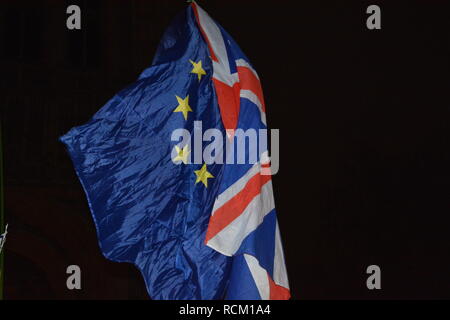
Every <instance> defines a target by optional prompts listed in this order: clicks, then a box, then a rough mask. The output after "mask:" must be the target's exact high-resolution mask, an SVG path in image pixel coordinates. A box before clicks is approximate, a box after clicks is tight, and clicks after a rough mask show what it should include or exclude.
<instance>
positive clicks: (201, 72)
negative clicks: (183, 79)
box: [189, 60, 206, 81]
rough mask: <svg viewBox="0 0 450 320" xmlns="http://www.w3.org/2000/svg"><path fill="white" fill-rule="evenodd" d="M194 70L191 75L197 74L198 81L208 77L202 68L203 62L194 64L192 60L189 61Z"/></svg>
mask: <svg viewBox="0 0 450 320" xmlns="http://www.w3.org/2000/svg"><path fill="white" fill-rule="evenodd" d="M189 61H190V62H191V63H192V65H193V66H194V68H192V71H191V73H195V74H196V75H197V77H198V81H200V79H201V78H202V76H204V75H206V71H205V70H204V69H203V68H202V60H199V61H198V62H194V61H192V60H189Z"/></svg>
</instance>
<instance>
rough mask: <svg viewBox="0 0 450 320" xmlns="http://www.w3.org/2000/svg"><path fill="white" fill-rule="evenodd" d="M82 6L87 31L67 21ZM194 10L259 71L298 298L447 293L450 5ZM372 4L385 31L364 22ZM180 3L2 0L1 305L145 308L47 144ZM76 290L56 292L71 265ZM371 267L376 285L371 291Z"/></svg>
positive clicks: (140, 61)
mask: <svg viewBox="0 0 450 320" xmlns="http://www.w3.org/2000/svg"><path fill="white" fill-rule="evenodd" d="M70 4H78V5H80V7H81V11H82V30H81V31H76V30H73V31H71V30H68V29H67V28H66V18H67V16H68V15H67V14H66V13H65V12H66V8H67V6H68V5H70ZM199 4H200V5H201V6H203V7H204V9H206V10H207V11H208V12H209V14H210V15H211V16H212V17H213V18H215V19H216V20H217V21H218V22H220V23H221V24H222V25H223V26H224V28H225V29H227V31H229V33H230V34H231V35H232V36H233V37H234V38H235V40H236V41H237V42H238V43H239V44H240V46H241V48H242V49H243V51H244V52H246V54H247V56H248V57H249V58H250V59H251V61H252V63H253V65H254V67H255V69H256V70H257V71H258V73H259V75H260V77H261V79H262V83H263V87H264V92H265V99H266V105H267V108H268V114H267V116H268V123H269V126H270V127H271V128H279V129H280V136H281V148H280V150H281V155H280V171H279V173H278V174H277V175H276V176H274V192H275V197H276V205H277V211H278V219H279V222H280V228H281V234H282V237H283V240H284V246H285V255H286V263H287V268H288V273H289V278H290V284H291V289H292V294H293V298H294V299H349V298H352V299H416V298H422V299H431V298H433V299H441V298H447V299H450V272H449V270H450V239H449V226H450V217H449V209H450V199H449V194H450V193H449V192H450V175H449V169H448V166H449V163H450V162H449V161H450V148H449V147H450V145H449V142H450V135H449V129H450V127H449V119H450V118H449V116H450V112H449V108H450V104H449V102H450V101H449V100H450V99H449V94H450V88H449V76H450V44H449V40H450V39H449V38H450V37H449V35H450V19H449V15H450V6H449V2H448V1H425V0H422V1H370V2H369V1H271V2H268V1H267V2H265V1H230V0H228V1H223V0H222V1H219V0H203V1H202V0H200V1H199ZM370 4H378V5H379V6H380V7H381V10H382V29H381V30H374V31H371V30H368V29H367V28H366V18H367V16H368V15H367V14H366V8H367V6H368V5H370ZM186 5H187V4H186V3H185V2H184V0H177V1H167V0H166V1H143V0H134V1H116V0H108V1H106V0H104V1H98V0H85V1H74V0H71V1H50V0H47V1H44V0H41V1H36V0H34V1H22V0H20V1H18V0H16V1H1V2H0V108H1V109H0V112H1V122H2V127H3V136H4V153H5V154H4V157H5V161H4V162H5V168H4V169H5V184H6V186H5V189H6V190H5V212H6V221H7V222H8V223H9V231H10V233H9V234H8V236H9V237H8V241H7V243H6V248H5V250H6V257H5V263H6V271H5V298H6V299H146V298H147V293H146V290H145V287H144V282H143V280H142V279H141V276H140V274H139V272H138V271H137V270H136V269H135V268H134V267H133V266H131V265H129V264H122V263H114V262H110V261H108V260H106V259H105V258H103V256H102V255H101V253H100V250H99V248H98V245H97V240H96V234H95V228H94V225H93V222H92V219H91V216H90V213H89V209H88V206H87V202H86V200H85V196H84V193H83V191H82V188H81V185H80V184H79V182H78V179H77V178H76V175H75V172H74V169H73V167H72V164H71V162H70V159H69V156H68V155H67V154H66V152H65V149H64V147H63V145H62V144H61V143H59V142H58V140H57V139H58V137H59V136H60V135H62V134H64V133H65V132H67V131H68V130H69V129H70V128H71V127H73V126H77V125H80V124H83V123H84V122H86V121H87V120H88V119H89V118H90V117H91V116H92V115H93V114H94V112H95V111H96V110H98V109H99V108H100V107H101V106H102V105H103V104H104V103H105V102H106V101H107V100H108V99H109V98H110V97H112V96H113V95H114V93H116V92H117V91H119V90H120V89H122V88H123V87H125V86H126V85H127V84H130V83H131V82H133V81H134V80H135V79H136V78H137V77H138V75H139V73H140V72H141V71H142V70H143V69H144V68H145V67H147V66H148V65H149V64H150V63H151V60H152V57H153V54H154V52H155V50H156V46H157V44H158V42H159V39H160V37H161V35H162V33H163V31H164V29H165V28H166V27H167V26H168V24H169V23H170V21H171V19H172V18H173V17H174V16H175V15H176V14H177V13H178V12H179V11H180V10H182V9H183V8H184V7H185V6H186ZM70 264H77V265H79V266H80V267H81V270H82V290H80V291H76V290H75V291H69V290H67V289H66V277H67V275H66V273H65V271H66V267H67V266H68V265H70ZM371 264H376V265H379V266H380V267H381V272H382V276H381V282H382V284H381V285H382V289H381V290H372V291H371V290H368V289H367V288H366V278H367V276H368V275H367V274H366V273H365V271H366V268H367V266H369V265H371Z"/></svg>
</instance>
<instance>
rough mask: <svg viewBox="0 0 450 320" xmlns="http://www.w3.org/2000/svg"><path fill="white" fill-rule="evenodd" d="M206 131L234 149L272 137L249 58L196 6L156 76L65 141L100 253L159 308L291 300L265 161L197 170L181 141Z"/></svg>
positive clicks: (168, 42)
mask: <svg viewBox="0 0 450 320" xmlns="http://www.w3.org/2000/svg"><path fill="white" fill-rule="evenodd" d="M199 126H200V128H199ZM210 128H213V129H214V130H216V131H215V133H216V135H215V137H217V132H219V136H221V137H225V138H224V140H226V139H229V140H230V141H232V140H233V139H234V136H233V135H232V134H231V135H230V134H229V132H228V131H226V130H229V129H236V128H244V129H249V130H259V129H266V125H265V106H264V101H263V96H262V89H261V85H260V82H259V77H258V75H257V74H256V71H255V70H254V69H253V67H252V66H251V65H250V63H249V62H248V59H247V58H246V57H245V55H244V54H243V53H242V52H241V50H240V49H239V47H238V46H237V44H236V43H235V42H234V40H233V39H231V37H230V36H229V35H228V34H227V33H226V32H225V31H224V30H223V29H222V28H221V27H220V26H219V25H218V24H216V23H215V22H214V21H213V20H212V19H211V18H210V17H209V16H208V15H207V14H206V12H204V11H203V10H202V9H201V8H200V7H199V6H198V5H197V4H196V3H195V2H194V3H192V5H191V6H189V7H188V8H187V9H186V10H185V11H184V12H182V13H181V14H180V15H179V16H178V17H177V18H176V19H175V21H174V22H173V23H172V25H171V26H170V27H169V28H168V30H167V31H166V33H165V34H164V36H163V38H162V40H161V43H160V45H159V48H158V50H157V53H156V56H155V58H154V61H153V64H152V66H151V67H149V68H148V69H146V70H144V71H143V72H142V74H141V75H140V77H139V79H138V80H137V81H136V82H135V83H133V84H131V85H130V86H128V87H127V88H125V89H124V90H122V91H121V92H119V93H118V94H117V95H116V96H114V97H113V98H112V99H111V100H110V101H109V102H108V103H107V104H106V105H105V106H104V107H103V108H102V109H100V110H99V111H98V112H97V113H96V114H95V115H94V116H93V118H92V119H91V120H90V121H89V122H88V123H87V124H85V125H82V126H79V127H75V128H73V129H71V130H70V131H69V132H68V133H67V134H66V135H64V136H63V137H61V138H60V140H61V141H62V142H63V143H65V144H66V146H67V149H68V152H69V154H70V156H71V158H72V161H73V164H74V166H75V170H76V172H77V174H78V177H79V179H80V181H81V183H82V185H83V188H84V190H85V193H86V195H87V199H88V203H89V207H90V210H91V212H92V216H93V218H94V222H95V226H96V229H97V235H98V239H99V244H100V247H101V250H102V252H103V254H104V255H105V257H107V258H108V259H110V260H113V261H118V262H129V263H133V264H135V265H136V266H137V267H138V268H139V270H140V271H141V273H142V275H143V278H144V279H145V283H146V286H147V290H148V292H149V295H150V296H151V297H152V298H153V299H220V298H225V297H227V298H232V299H286V298H289V288H288V283H287V275H286V269H285V266H284V257H283V251H282V246H281V240H280V236H279V230H278V224H277V220H276V216H275V209H274V201H273V194H272V184H271V177H270V175H265V174H263V173H262V172H263V171H264V170H263V167H265V168H266V167H267V165H268V164H267V161H266V160H265V158H264V157H263V156H260V154H258V156H257V157H255V159H256V160H255V161H256V162H254V163H247V164H238V165H234V164H228V163H226V164H224V163H221V162H220V161H212V162H207V161H204V159H201V161H200V162H198V161H195V157H196V155H197V154H198V153H197V152H195V150H196V149H197V147H198V144H196V143H190V142H185V143H183V141H184V140H183V141H182V142H181V143H178V142H179V141H177V142H174V140H173V134H174V133H175V132H179V131H180V130H184V132H188V133H193V135H194V136H195V133H196V132H197V131H199V130H200V131H202V130H207V129H210ZM227 134H228V135H227ZM205 136H206V132H205ZM181 138H183V137H181ZM203 139H204V137H203ZM217 139H218V138H217ZM194 140H195V138H194ZM216 142H218V141H216ZM200 144H201V141H200ZM233 148H234V146H233ZM205 149H206V148H205ZM222 153H225V152H222V150H219V152H214V156H213V157H217V158H219V157H220V156H222V155H223V154H222ZM193 154H194V163H192V162H191V161H190V159H191V158H192V155H193ZM200 154H203V153H202V150H201V149H200ZM266 169H267V168H266Z"/></svg>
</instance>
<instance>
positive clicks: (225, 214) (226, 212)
mask: <svg viewBox="0 0 450 320" xmlns="http://www.w3.org/2000/svg"><path fill="white" fill-rule="evenodd" d="M270 178H271V177H270V176H262V175H260V174H259V173H258V174H256V175H254V176H253V177H252V178H251V179H250V180H249V181H248V182H247V184H246V185H245V187H244V188H243V189H242V190H241V191H240V192H238V193H237V194H236V195H235V196H234V197H233V198H231V199H230V200H229V201H228V202H226V203H225V204H224V205H223V206H222V207H220V208H219V209H217V210H216V212H214V215H213V216H211V218H210V220H209V225H208V231H207V232H206V239H205V242H208V241H209V240H210V239H212V238H213V237H214V236H215V235H217V234H218V233H219V232H220V231H222V230H223V229H224V228H225V227H226V226H228V225H229V224H230V223H231V222H232V221H233V220H234V219H236V218H237V217H239V216H240V215H241V214H242V212H243V211H244V210H245V208H246V207H247V206H248V204H249V203H250V202H251V201H252V200H253V198H255V197H256V196H257V195H258V194H260V193H261V187H262V186H263V185H264V184H266V183H267V182H268V181H269V180H270Z"/></svg>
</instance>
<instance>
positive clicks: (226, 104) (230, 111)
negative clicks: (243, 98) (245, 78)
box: [213, 78, 240, 129]
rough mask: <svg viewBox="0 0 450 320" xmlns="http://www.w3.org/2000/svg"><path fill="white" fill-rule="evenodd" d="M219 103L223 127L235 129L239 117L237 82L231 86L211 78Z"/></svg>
mask: <svg viewBox="0 0 450 320" xmlns="http://www.w3.org/2000/svg"><path fill="white" fill-rule="evenodd" d="M213 82H214V87H215V89H216V94H217V100H218V103H219V109H220V115H221V116H222V122H223V126H224V127H225V129H236V127H237V123H238V117H239V105H240V100H239V99H240V98H239V90H240V88H239V83H235V84H234V85H233V86H232V87H230V86H229V85H227V84H225V83H223V82H222V81H219V80H217V79H215V78H213Z"/></svg>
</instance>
